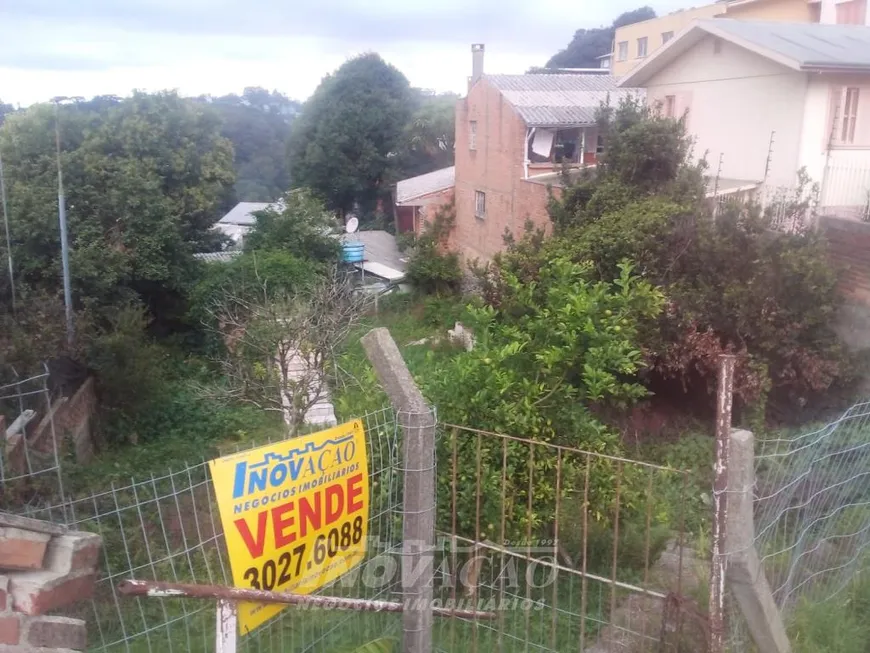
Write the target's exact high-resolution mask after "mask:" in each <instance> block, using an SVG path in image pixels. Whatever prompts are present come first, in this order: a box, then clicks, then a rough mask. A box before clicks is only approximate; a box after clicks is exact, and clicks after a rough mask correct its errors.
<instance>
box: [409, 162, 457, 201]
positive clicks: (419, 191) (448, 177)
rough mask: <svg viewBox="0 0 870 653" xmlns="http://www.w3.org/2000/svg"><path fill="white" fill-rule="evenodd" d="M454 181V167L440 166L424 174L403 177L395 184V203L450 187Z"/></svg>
mask: <svg viewBox="0 0 870 653" xmlns="http://www.w3.org/2000/svg"><path fill="white" fill-rule="evenodd" d="M455 182H456V167H455V166H450V167H449V168H441V169H440V170H435V171H434V172H427V173H426V174H425V175H419V176H417V177H411V178H410V179H403V180H402V181H400V182H399V183H397V184H396V204H403V203H405V202H409V201H411V200H413V199H416V198H418V197H423V196H424V195H430V194H431V193H437V192H438V191H439V190H446V189H447V188H452V187H453V185H454V183H455Z"/></svg>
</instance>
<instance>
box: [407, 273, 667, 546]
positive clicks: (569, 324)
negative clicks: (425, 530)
mask: <svg viewBox="0 0 870 653" xmlns="http://www.w3.org/2000/svg"><path fill="white" fill-rule="evenodd" d="M490 273H491V276H490V278H491V280H492V283H494V284H495V285H496V286H497V287H498V297H499V301H498V303H497V304H489V305H487V306H484V307H481V308H470V309H469V313H470V316H471V320H470V322H471V326H472V327H473V329H474V335H475V346H474V349H473V350H472V351H469V352H463V353H460V354H458V355H456V356H454V357H452V358H450V359H448V360H447V361H445V362H443V363H441V364H440V365H439V366H438V367H437V368H436V369H435V370H432V371H431V372H429V373H427V375H426V377H425V378H424V379H423V383H424V391H425V392H426V395H427V397H428V398H429V399H431V400H432V402H433V403H434V404H435V405H437V406H438V411H439V419H443V420H444V421H446V422H450V423H454V424H469V425H474V427H475V428H479V429H484V430H490V431H495V432H497V433H507V434H522V435H523V437H527V438H529V439H532V440H535V441H539V442H547V443H551V444H557V445H563V446H568V447H576V448H581V449H584V450H586V451H595V452H600V453H607V454H617V455H618V454H619V452H620V444H619V440H618V436H617V435H616V434H615V433H614V432H612V431H610V430H609V429H608V428H606V427H605V426H604V425H603V424H602V423H601V422H600V421H598V420H597V419H596V418H595V417H594V416H593V414H592V413H591V412H590V408H591V407H592V406H594V405H625V404H626V403H628V402H631V401H633V400H635V399H637V398H639V397H642V396H644V395H645V394H646V390H645V389H644V388H643V386H641V385H640V384H639V383H638V382H637V373H638V371H639V370H640V369H641V368H642V367H643V366H644V361H643V353H642V349H641V347H640V344H639V334H640V329H641V326H642V325H643V324H644V323H645V322H647V321H649V320H652V319H654V318H655V317H656V316H657V315H658V314H659V312H660V311H661V308H662V305H663V298H662V295H661V293H660V292H659V291H657V290H656V289H655V288H654V287H653V286H652V285H651V284H650V283H648V282H647V281H645V280H643V279H641V278H639V277H637V276H636V275H635V274H634V273H633V271H632V268H631V266H630V265H623V266H621V268H620V271H619V273H618V276H617V278H616V279H615V280H613V281H612V282H610V281H597V280H595V275H594V274H593V271H592V269H591V267H590V266H589V265H588V264H577V263H573V262H571V261H568V260H566V259H554V260H551V261H550V262H549V264H548V265H547V266H546V267H545V268H542V270H541V274H540V276H539V277H538V279H537V282H536V283H531V284H530V283H525V282H524V281H523V280H522V279H520V278H519V277H517V276H516V275H515V274H514V273H513V272H511V271H510V270H508V269H506V268H504V267H494V268H491V269H490ZM442 443H443V445H446V447H450V446H451V443H450V441H449V440H448V439H447V438H445V439H444V440H443V442H442ZM477 446H478V443H476V442H475V441H474V440H466V441H465V443H464V444H463V445H462V446H461V448H460V451H459V452H458V459H459V460H462V461H471V460H475V459H476V458H477V456H481V458H482V460H481V464H480V469H481V470H485V471H483V472H482V478H481V479H480V484H481V485H480V487H481V493H480V501H481V505H480V507H479V514H480V518H479V519H477V518H476V513H477V511H478V506H477V505H475V501H474V498H475V494H474V493H466V494H464V495H463V497H462V499H461V501H459V505H458V507H457V517H459V522H460V523H462V524H466V525H470V524H475V522H482V523H483V524H487V523H489V524H498V523H499V514H500V511H501V509H502V506H503V499H502V497H504V501H505V505H504V508H505V511H506V513H507V514H506V521H507V528H508V529H509V533H508V535H509V536H512V537H513V536H519V535H521V534H523V533H525V532H526V528H527V527H529V526H533V527H537V526H538V525H539V524H541V523H543V524H550V523H552V520H553V514H552V510H553V507H554V506H555V505H556V503H557V502H556V501H555V500H554V498H555V492H556V490H555V487H554V483H552V482H548V481H547V480H546V479H552V475H553V466H554V462H555V461H554V460H553V459H552V457H549V456H548V455H547V452H546V451H544V450H543V448H541V449H537V450H536V454H535V459H534V470H533V472H531V473H533V474H534V478H535V479H538V481H537V483H536V484H535V485H534V489H533V492H534V493H535V494H534V497H532V498H529V496H528V492H529V488H530V483H529V473H530V466H531V461H530V459H529V450H528V448H527V447H525V446H516V445H515V444H514V443H506V444H505V450H504V451H503V450H502V447H501V446H499V445H497V446H492V445H487V446H486V447H485V449H484V450H483V451H481V452H480V453H478V452H477V451H475V448H476V447H477ZM539 453H540V454H541V455H538V454H539ZM450 455H451V452H450V451H449V448H448V449H447V450H446V451H444V456H445V457H448V458H447V459H449V456H450ZM503 461H504V462H506V465H505V464H503ZM601 462H602V464H601V465H599V464H598V462H596V467H595V469H594V470H592V472H591V474H590V477H591V480H590V486H589V487H590V492H589V500H590V506H589V509H590V512H591V514H592V515H593V519H595V518H596V517H595V516H596V515H597V516H598V518H600V519H604V517H603V515H604V514H605V513H606V512H607V507H608V506H610V505H611V501H612V498H613V491H614V487H613V483H612V482H611V479H612V478H613V476H612V475H613V473H614V469H613V467H612V466H611V465H610V464H608V463H606V462H604V461H601ZM445 467H447V468H448V469H449V466H445ZM503 469H504V471H505V472H506V478H507V481H506V482H507V484H508V487H507V488H506V493H505V494H502V492H503V490H502V487H501V484H502V480H501V479H502V470H503ZM578 471H579V470H578ZM463 474H465V476H464V477H463V479H464V478H467V477H468V475H467V473H466V472H463ZM566 474H567V476H566V479H568V480H566V485H565V487H577V485H576V484H575V482H576V483H578V484H582V483H581V479H580V477H579V475H578V477H576V478H575V477H573V475H572V471H568V472H566ZM542 479H544V480H542ZM630 485H631V484H629V483H626V484H625V486H624V487H623V490H624V491H625V492H626V494H625V495H624V499H625V501H626V503H625V504H624V505H625V506H626V507H628V506H630V503H631V499H630V495H631V494H632V493H633V492H634V490H633V489H632V488H631V487H630ZM450 488H451V485H450V482H449V480H447V481H442V482H441V483H439V489H440V491H441V492H442V493H443V494H442V496H441V498H442V500H444V501H445V502H447V503H448V504H449V502H450V500H451V498H450V494H449V492H450ZM508 497H509V499H508ZM530 505H533V506H535V509H534V514H531V515H530V514H529V512H528V506H530ZM541 506H547V507H549V508H541ZM547 510H549V511H550V512H549V513H547V512H546V511H547ZM530 518H531V520H532V524H531V525H530V524H529V519H530ZM464 530H466V531H468V530H470V527H469V526H466V527H465V529H464ZM536 532H537V531H536ZM496 534H497V533H496V532H494V531H492V530H488V531H487V533H485V534H484V535H486V536H489V537H494V536H495V535H496Z"/></svg>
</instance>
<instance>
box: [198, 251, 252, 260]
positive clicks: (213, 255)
mask: <svg viewBox="0 0 870 653" xmlns="http://www.w3.org/2000/svg"><path fill="white" fill-rule="evenodd" d="M240 255H241V252H239V251H231V252H200V253H198V254H194V255H193V258H195V259H197V260H198V261H205V262H206V263H229V262H231V261H232V260H233V259H235V258H236V257H237V256H240Z"/></svg>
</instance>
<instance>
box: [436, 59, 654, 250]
mask: <svg viewBox="0 0 870 653" xmlns="http://www.w3.org/2000/svg"><path fill="white" fill-rule="evenodd" d="M483 54H484V49H483V46H482V45H474V46H472V73H473V74H472V77H471V80H470V82H469V90H468V95H467V97H465V98H463V99H461V100H459V101H458V103H457V107H456V170H455V202H456V229H455V232H454V235H453V245H454V247H455V248H456V249H457V250H458V251H459V252H460V253H461V254H462V255H463V256H464V257H465V258H471V259H473V258H480V259H482V260H486V259H489V258H490V257H491V256H492V255H493V254H495V253H496V252H498V251H500V250H501V249H503V248H504V235H505V233H506V232H509V233H511V234H513V235H520V234H521V233H522V231H523V226H524V224H525V222H526V220H531V221H532V222H533V223H534V224H535V225H537V226H539V227H545V228H546V227H547V226H548V225H549V216H548V214H547V203H548V198H549V195H548V187H549V186H555V187H557V188H556V191H555V192H557V193H558V186H559V184H560V181H561V174H560V173H561V171H562V170H563V169H565V168H569V169H571V168H573V169H577V168H581V167H584V166H588V165H594V164H595V162H596V159H597V156H598V154H599V153H600V152H601V151H602V150H603V147H604V143H603V141H602V139H601V138H599V135H598V127H597V125H596V113H597V111H598V109H599V107H600V106H601V104H602V103H603V102H607V101H610V102H611V103H612V104H618V102H619V101H620V99H621V97H623V96H626V95H629V94H636V93H637V92H638V91H636V90H635V91H632V90H629V89H623V88H618V87H617V85H616V79H615V78H614V77H612V76H611V75H608V74H601V72H600V71H599V72H598V73H590V72H587V71H582V72H578V73H577V74H527V75H485V74H484V73H483Z"/></svg>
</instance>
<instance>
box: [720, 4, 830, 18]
mask: <svg viewBox="0 0 870 653" xmlns="http://www.w3.org/2000/svg"><path fill="white" fill-rule="evenodd" d="M721 17H722V18H736V19H738V20H771V21H774V20H779V21H785V22H790V23H810V22H818V21H816V20H814V19H815V14H814V13H813V6H812V5H811V4H810V3H809V2H807V0H755V2H732V3H730V4H729V6H728V7H727V8H726V10H725V13H724V14H723V15H722V16H721Z"/></svg>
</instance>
